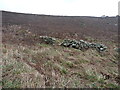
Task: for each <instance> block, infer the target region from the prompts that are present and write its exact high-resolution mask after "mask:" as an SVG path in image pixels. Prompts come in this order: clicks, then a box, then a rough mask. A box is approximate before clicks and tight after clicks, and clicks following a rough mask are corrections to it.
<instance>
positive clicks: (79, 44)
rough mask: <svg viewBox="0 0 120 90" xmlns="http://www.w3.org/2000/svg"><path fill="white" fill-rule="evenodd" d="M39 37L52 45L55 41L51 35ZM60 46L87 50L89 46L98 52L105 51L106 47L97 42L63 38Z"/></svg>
mask: <svg viewBox="0 0 120 90" xmlns="http://www.w3.org/2000/svg"><path fill="white" fill-rule="evenodd" d="M40 38H41V39H42V40H43V42H45V43H46V44H51V45H54V44H55V42H56V39H55V38H53V37H48V36H40ZM60 46H64V47H70V48H75V49H79V50H82V51H83V50H87V49H89V48H94V49H96V50H97V51H98V52H102V51H105V50H106V49H107V47H106V46H105V45H103V44H98V43H90V42H87V41H84V40H79V41H77V40H70V39H65V40H63V42H62V43H61V44H60Z"/></svg>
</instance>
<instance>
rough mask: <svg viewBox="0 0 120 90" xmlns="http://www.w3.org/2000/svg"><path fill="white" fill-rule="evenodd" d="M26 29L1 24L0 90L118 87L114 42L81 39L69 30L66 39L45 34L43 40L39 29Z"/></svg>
mask: <svg viewBox="0 0 120 90" xmlns="http://www.w3.org/2000/svg"><path fill="white" fill-rule="evenodd" d="M38 17H39V16H38ZM56 18H57V17H56ZM64 18H65V17H64ZM32 19H33V18H32ZM25 20H27V19H25ZM74 20H76V19H73V21H74ZM96 20H98V19H96ZM8 21H9V18H8ZM15 21H16V20H15ZM68 21H69V20H68ZM24 22H25V23H26V21H24ZM66 22H67V21H66ZM74 22H75V21H74ZM10 23H11V22H10ZM18 23H19V24H20V23H21V22H20V21H19V20H18ZM59 23H60V22H59ZM34 24H35V23H33V26H34ZM55 24H58V23H57V22H56V23H55ZM26 26H27V25H23V23H22V24H20V25H16V24H15V23H14V24H13V25H11V24H10V25H9V24H8V23H7V24H4V25H3V33H2V35H3V36H2V37H3V42H2V62H3V65H2V69H3V73H2V78H3V79H2V81H1V82H0V84H1V86H2V87H3V88H41V87H45V88H49V87H50V88H58V87H61V88H120V87H119V84H120V77H119V74H118V60H119V59H120V57H119V52H118V49H117V51H116V48H118V47H117V45H118V43H117V41H115V39H112V40H111V39H109V37H108V39H97V38H95V37H94V38H93V37H91V36H90V35H87V36H84V38H81V39H82V40H81V39H80V37H78V36H79V35H78V36H77V35H75V36H76V37H73V34H75V33H74V32H72V33H71V32H70V31H68V32H67V34H66V32H64V33H63V34H65V35H66V37H65V36H64V35H63V36H61V37H59V34H60V33H59V32H55V33H56V34H54V33H53V34H51V33H50V32H49V31H48V32H46V36H47V37H46V36H44V35H45V34H44V33H42V32H41V30H40V31H39V30H38V29H36V28H34V29H32V31H31V30H30V28H31V27H29V26H27V27H26ZM63 26H64V24H63ZM93 26H94V25H93ZM34 27H37V26H36V25H35V26H34ZM74 28H75V27H74ZM43 29H44V28H43ZM94 29H95V28H94ZM35 30H38V31H35ZM56 30H57V28H56ZM105 30H106V29H105ZM33 31H35V32H37V33H34V32H33ZM62 31H64V30H62ZM73 31H74V29H73ZM83 31H84V30H83ZM89 32H90V31H89ZM100 32H101V31H100ZM100 34H101V33H100ZM57 35H58V37H57ZM114 35H115V34H114ZM116 35H117V34H116ZM40 36H41V37H40ZM43 36H44V37H43ZM53 37H54V38H53ZM80 40H81V41H80ZM99 43H100V44H99ZM106 46H107V48H106ZM101 51H102V52H101Z"/></svg>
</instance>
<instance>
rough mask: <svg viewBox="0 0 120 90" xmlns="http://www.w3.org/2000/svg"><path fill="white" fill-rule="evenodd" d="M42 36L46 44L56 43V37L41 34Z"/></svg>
mask: <svg viewBox="0 0 120 90" xmlns="http://www.w3.org/2000/svg"><path fill="white" fill-rule="evenodd" d="M40 38H41V39H42V40H43V42H45V43H46V44H52V45H54V43H55V41H56V39H55V38H52V37H48V36H40Z"/></svg>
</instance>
